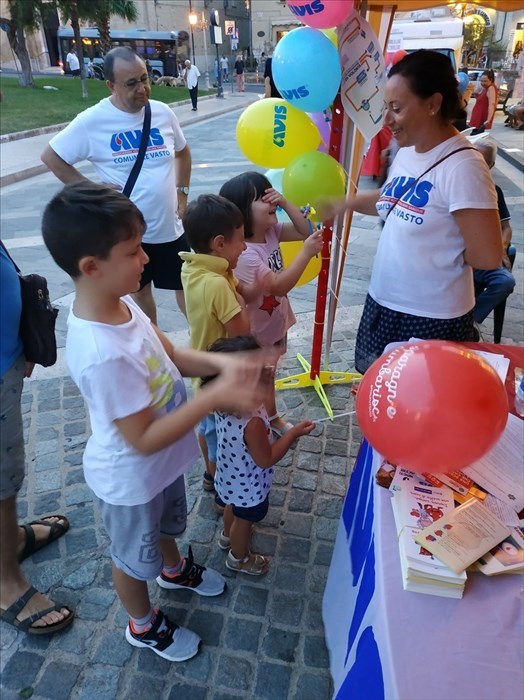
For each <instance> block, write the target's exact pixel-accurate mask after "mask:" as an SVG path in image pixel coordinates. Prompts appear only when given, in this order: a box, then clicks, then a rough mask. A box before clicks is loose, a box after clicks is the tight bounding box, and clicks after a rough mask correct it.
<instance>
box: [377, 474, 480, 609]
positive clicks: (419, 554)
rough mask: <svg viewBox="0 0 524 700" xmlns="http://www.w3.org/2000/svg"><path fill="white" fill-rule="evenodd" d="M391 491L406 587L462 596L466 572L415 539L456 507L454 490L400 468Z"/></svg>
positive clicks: (432, 592) (416, 590) (451, 595)
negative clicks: (453, 569) (444, 560)
mask: <svg viewBox="0 0 524 700" xmlns="http://www.w3.org/2000/svg"><path fill="white" fill-rule="evenodd" d="M390 491H391V493H392V495H393V498H392V506H393V514H394V516H395V525H396V529H397V536H398V543H399V551H400V565H401V569H402V579H403V586H404V590H406V591H413V592H416V593H426V594H428V595H438V596H444V597H446V598H462V594H463V592H464V585H465V583H466V572H465V571H462V572H461V573H456V572H455V571H452V570H451V569H450V568H449V567H448V566H446V565H445V564H444V563H443V562H441V561H440V560H439V559H438V558H437V557H436V556H434V555H433V554H431V552H429V551H428V550H427V549H426V548H425V547H423V546H421V545H419V544H417V543H416V542H415V541H414V537H415V536H416V535H418V534H419V533H420V532H421V531H422V530H424V528H426V527H427V526H428V525H431V524H433V523H434V522H435V521H436V520H438V519H440V518H441V517H442V516H443V515H445V514H446V513H449V512H450V511H452V510H453V509H454V507H455V504H454V501H453V492H452V490H451V489H450V488H448V487H447V486H442V487H440V488H437V487H435V486H432V485H431V484H429V483H428V482H427V481H426V480H425V479H424V477H423V476H422V475H420V474H415V472H412V471H409V470H407V469H404V468H402V467H398V468H397V470H396V472H395V476H394V478H393V481H392V482H391V486H390Z"/></svg>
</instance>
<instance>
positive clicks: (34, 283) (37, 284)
mask: <svg viewBox="0 0 524 700" xmlns="http://www.w3.org/2000/svg"><path fill="white" fill-rule="evenodd" d="M0 245H1V246H2V248H3V249H4V251H5V253H6V254H7V256H8V258H9V259H10V260H11V262H12V263H13V265H14V266H15V270H16V271H17V273H18V278H19V280H20V291H21V294H22V314H21V316H20V337H21V339H22V345H23V347H24V355H25V359H26V360H27V361H28V362H34V363H35V364H37V365H42V367H50V366H51V365H54V364H55V362H56V336H55V323H56V317H57V315H58V309H57V308H56V307H54V306H53V305H52V304H51V300H50V298H49V289H48V287H47V280H46V278H45V277H42V276H41V275H34V274H33V275H22V273H21V272H20V268H19V267H18V265H17V264H16V263H15V261H14V260H13V258H12V257H11V256H10V255H9V252H8V250H7V248H6V247H5V245H4V244H3V242H2V241H0Z"/></svg>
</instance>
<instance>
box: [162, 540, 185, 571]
mask: <svg viewBox="0 0 524 700" xmlns="http://www.w3.org/2000/svg"><path fill="white" fill-rule="evenodd" d="M158 549H159V550H160V551H161V552H162V556H163V557H164V568H165V567H166V566H168V567H170V568H177V567H178V566H179V564H180V561H181V559H182V557H181V555H180V551H179V549H178V545H177V543H176V540H174V539H163V538H160V539H159V540H158Z"/></svg>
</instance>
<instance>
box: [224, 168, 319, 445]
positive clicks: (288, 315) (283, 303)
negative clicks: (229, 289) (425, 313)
mask: <svg viewBox="0 0 524 700" xmlns="http://www.w3.org/2000/svg"><path fill="white" fill-rule="evenodd" d="M220 194H221V196H222V197H226V199H229V200H230V201H231V202H234V204H236V205H237V207H238V208H239V209H240V211H241V212H242V214H243V216H244V235H245V237H246V246H247V249H246V250H245V251H244V252H243V253H242V255H241V256H240V258H239V260H238V263H237V267H236V269H235V276H236V277H238V279H239V280H241V281H242V282H244V283H246V284H248V285H254V286H255V288H257V289H258V290H259V293H258V294H256V296H254V297H253V298H251V297H249V298H246V302H247V312H248V315H249V320H250V323H251V333H252V334H253V335H254V336H255V337H256V338H257V340H258V342H259V343H260V344H261V345H262V346H266V347H269V346H277V347H279V348H281V352H282V353H284V352H285V350H286V337H287V331H288V329H289V328H290V327H291V326H292V325H293V324H294V323H295V321H296V319H295V315H294V314H293V311H292V309H291V306H290V304H289V300H288V298H287V294H288V292H290V291H291V290H292V289H293V287H294V286H295V285H296V283H297V282H298V280H299V279H300V276H301V275H302V273H303V272H304V270H305V268H306V266H307V264H308V262H309V261H310V260H311V258H312V257H313V256H315V255H317V254H318V253H320V251H321V250H322V243H323V240H322V232H321V231H313V233H311V224H310V222H309V221H307V219H305V218H304V216H303V215H302V212H301V211H300V209H299V208H298V207H296V206H295V205H294V204H291V202H288V201H287V199H285V198H284V197H283V196H282V195H281V194H280V193H279V192H277V191H276V190H275V189H274V188H273V186H272V185H271V183H270V182H269V180H268V179H267V177H265V176H264V175H262V174H261V173H257V172H247V173H242V175H237V176H236V177H234V178H232V179H231V180H228V181H227V182H226V183H225V184H224V185H222V188H221V190H220ZM277 207H281V208H282V209H283V210H284V211H285V212H286V214H287V215H288V216H289V218H290V221H289V222H287V223H283V224H281V223H278V220H277V214H276V211H277ZM280 241H304V246H303V248H302V249H301V251H300V252H299V253H298V255H296V257H295V258H294V260H293V261H292V263H291V264H290V265H289V267H287V268H285V269H284V266H283V264H282V253H281V251H280ZM266 409H267V412H268V414H269V416H270V421H271V427H272V429H273V431H274V432H275V433H276V434H277V435H282V434H283V433H285V432H286V431H287V430H289V429H290V428H291V427H292V425H291V424H290V423H286V422H285V421H284V420H283V419H282V418H281V417H280V416H279V415H278V413H277V409H276V400H275V391H274V388H273V391H272V392H271V395H270V397H269V399H268V402H267V404H266Z"/></svg>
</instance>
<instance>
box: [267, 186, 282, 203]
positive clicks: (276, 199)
mask: <svg viewBox="0 0 524 700" xmlns="http://www.w3.org/2000/svg"><path fill="white" fill-rule="evenodd" d="M262 201H263V202H265V203H266V204H274V205H275V206H277V207H282V206H283V204H284V202H285V199H284V196H283V195H282V194H280V192H278V190H275V189H274V187H271V188H270V189H267V190H266V191H265V192H264V195H263V197H262Z"/></svg>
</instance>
